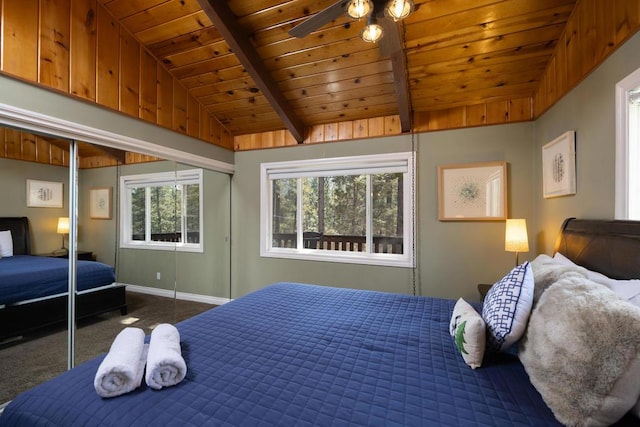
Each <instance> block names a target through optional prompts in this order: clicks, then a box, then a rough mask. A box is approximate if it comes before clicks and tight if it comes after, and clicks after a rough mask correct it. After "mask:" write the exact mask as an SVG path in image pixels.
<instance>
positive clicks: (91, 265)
mask: <svg viewBox="0 0 640 427" xmlns="http://www.w3.org/2000/svg"><path fill="white" fill-rule="evenodd" d="M5 230H9V231H11V237H12V243H13V256H11V257H3V258H0V339H6V338H11V337H15V336H20V335H23V334H26V333H29V332H32V331H34V330H36V329H38V328H41V327H43V326H47V325H51V324H54V323H58V322H64V321H66V319H67V286H68V285H67V282H68V268H69V267H68V265H69V264H68V263H69V261H68V259H62V258H53V257H43V256H33V255H31V245H30V233H29V221H28V218H26V217H14V218H12V217H8V218H0V231H5ZM114 282H115V273H114V269H113V267H111V266H109V265H107V264H103V263H100V262H94V261H78V262H77V283H76V284H77V299H76V314H77V318H78V319H81V318H85V317H89V316H94V315H98V314H101V313H105V312H108V311H112V310H120V311H121V312H122V313H123V314H125V313H126V307H127V306H126V301H125V287H124V286H122V285H116V284H115V283H114Z"/></svg>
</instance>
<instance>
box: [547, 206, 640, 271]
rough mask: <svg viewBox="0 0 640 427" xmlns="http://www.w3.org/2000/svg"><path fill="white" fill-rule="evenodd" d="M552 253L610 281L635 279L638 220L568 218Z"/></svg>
mask: <svg viewBox="0 0 640 427" xmlns="http://www.w3.org/2000/svg"><path fill="white" fill-rule="evenodd" d="M554 252H560V253H562V254H563V255H564V256H566V257H567V258H569V259H570V260H572V261H573V262H575V263H576V264H578V265H581V266H583V267H585V268H588V269H589V270H593V271H598V272H600V273H602V274H604V275H606V276H608V277H611V278H613V279H638V278H640V221H623V220H591V219H575V218H568V219H566V220H565V221H564V223H563V224H562V228H561V229H560V234H559V235H558V240H557V241H556V246H555V251H554Z"/></svg>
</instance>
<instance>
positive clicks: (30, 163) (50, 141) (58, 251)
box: [0, 127, 70, 406]
mask: <svg viewBox="0 0 640 427" xmlns="http://www.w3.org/2000/svg"><path fill="white" fill-rule="evenodd" d="M69 146H70V143H69V141H68V140H65V139H61V138H57V137H52V136H50V135H41V134H33V133H30V132H26V131H24V130H20V129H12V128H6V127H0V199H1V200H2V205H1V206H0V233H1V234H0V236H3V237H0V248H1V249H0V253H1V255H2V256H1V257H0V331H1V333H0V366H3V367H4V368H5V369H3V375H2V376H0V406H2V404H3V403H4V402H7V401H9V400H11V399H13V398H14V397H15V396H16V395H17V394H18V393H20V392H22V391H25V390H27V389H29V388H31V387H33V386H35V385H37V384H38V383H40V382H43V381H46V380H48V379H50V378H53V377H54V376H56V375H58V374H59V373H61V372H63V371H64V370H65V369H66V368H67V330H66V327H67V322H66V309H67V305H66V296H65V292H66V289H67V283H68V281H67V276H68V265H69V262H68V254H67V248H68V247H69V241H68V230H66V229H64V227H62V225H63V224H61V226H60V227H59V226H58V224H59V219H60V218H68V217H69V205H68V198H67V195H68V191H69V188H68V183H69V168H68V166H69ZM23 218H24V219H23ZM63 222H64V221H63ZM9 234H10V235H9ZM2 275H6V276H2ZM43 279H46V282H45V280H43Z"/></svg>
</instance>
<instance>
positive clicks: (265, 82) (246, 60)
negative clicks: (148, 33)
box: [198, 0, 304, 143]
mask: <svg viewBox="0 0 640 427" xmlns="http://www.w3.org/2000/svg"><path fill="white" fill-rule="evenodd" d="M198 3H200V6H201V7H202V9H203V10H204V12H205V13H206V14H207V16H208V17H209V19H210V20H211V22H212V23H213V25H214V26H215V27H216V28H217V29H218V31H219V32H220V34H221V35H222V37H223V38H224V39H225V40H226V41H227V43H228V44H229V46H230V47H231V50H232V51H233V53H234V54H235V55H236V56H237V57H238V59H239V60H240V63H241V64H242V65H243V66H244V67H245V68H246V70H247V72H248V73H249V75H250V76H251V78H252V79H253V80H254V81H255V83H256V85H257V86H258V87H259V88H260V90H261V91H262V93H263V95H264V96H265V97H266V98H267V100H269V103H270V104H271V106H272V107H273V109H274V110H275V111H276V113H277V114H278V116H279V117H280V118H281V119H282V121H283V122H284V124H285V126H286V127H287V129H288V130H289V132H291V134H292V135H293V137H294V138H295V139H296V141H298V142H299V143H302V142H303V141H304V124H303V123H302V121H301V120H300V119H299V118H298V117H297V116H296V115H295V113H294V112H293V109H292V108H291V106H290V105H289V103H288V101H287V100H286V98H285V97H284V95H283V94H282V92H280V89H279V88H278V85H277V84H276V82H275V80H274V79H273V77H272V76H271V73H270V72H269V70H268V69H267V67H265V66H264V63H263V62H262V58H260V57H259V56H258V54H257V53H256V50H255V49H254V47H253V46H252V45H251V42H250V40H249V35H248V34H247V33H246V31H245V30H244V29H243V28H242V27H240V25H238V20H237V18H236V16H235V15H234V14H233V12H232V11H231V9H229V6H228V4H227V2H226V1H216V0H198Z"/></svg>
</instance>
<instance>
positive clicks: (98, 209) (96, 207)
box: [89, 187, 111, 219]
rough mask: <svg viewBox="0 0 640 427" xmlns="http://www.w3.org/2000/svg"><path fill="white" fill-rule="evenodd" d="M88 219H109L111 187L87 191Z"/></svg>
mask: <svg viewBox="0 0 640 427" xmlns="http://www.w3.org/2000/svg"><path fill="white" fill-rule="evenodd" d="M89 217H90V218H93V219H111V187H101V188H92V189H90V190H89Z"/></svg>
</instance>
